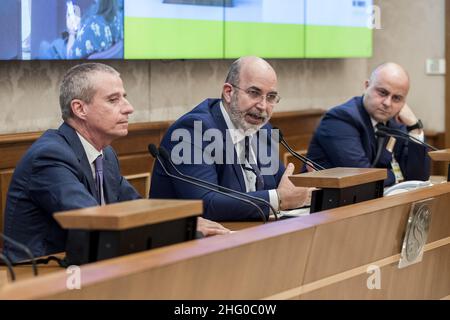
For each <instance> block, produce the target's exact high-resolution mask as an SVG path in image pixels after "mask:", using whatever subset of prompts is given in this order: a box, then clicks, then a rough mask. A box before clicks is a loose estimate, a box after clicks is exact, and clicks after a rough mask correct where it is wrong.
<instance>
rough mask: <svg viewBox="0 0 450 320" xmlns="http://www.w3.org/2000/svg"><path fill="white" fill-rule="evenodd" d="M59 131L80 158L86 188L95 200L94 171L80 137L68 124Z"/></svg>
mask: <svg viewBox="0 0 450 320" xmlns="http://www.w3.org/2000/svg"><path fill="white" fill-rule="evenodd" d="M58 131H59V132H60V133H61V134H62V136H63V137H64V138H65V139H66V141H67V143H68V144H69V145H70V147H71V148H72V150H73V152H74V153H75V155H76V156H77V158H78V161H79V162H80V168H81V171H82V172H83V174H84V178H85V179H86V180H85V182H84V183H85V185H86V188H87V189H88V190H89V192H90V193H91V195H92V196H93V197H94V198H95V197H96V196H95V194H96V188H95V182H94V177H93V176H92V170H91V165H90V164H89V161H88V159H87V156H86V152H85V151H84V148H83V145H82V144H81V141H80V139H79V138H78V135H77V133H76V131H75V130H74V129H73V128H72V127H71V126H69V125H68V124H66V123H65V122H64V123H63V124H62V125H61V126H60V127H59V129H58Z"/></svg>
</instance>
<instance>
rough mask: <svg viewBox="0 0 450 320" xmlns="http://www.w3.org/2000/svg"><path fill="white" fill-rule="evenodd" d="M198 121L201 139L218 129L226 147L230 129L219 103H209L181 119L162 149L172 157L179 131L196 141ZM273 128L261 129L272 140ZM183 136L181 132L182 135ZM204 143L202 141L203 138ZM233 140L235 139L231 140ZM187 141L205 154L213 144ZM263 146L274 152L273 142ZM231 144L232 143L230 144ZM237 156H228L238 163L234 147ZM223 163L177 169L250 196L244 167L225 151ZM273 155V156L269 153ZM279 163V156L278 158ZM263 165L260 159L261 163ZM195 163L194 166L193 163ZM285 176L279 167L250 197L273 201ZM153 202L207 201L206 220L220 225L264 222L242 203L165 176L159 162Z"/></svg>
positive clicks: (152, 191)
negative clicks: (271, 196) (272, 195)
mask: <svg viewBox="0 0 450 320" xmlns="http://www.w3.org/2000/svg"><path fill="white" fill-rule="evenodd" d="M194 121H201V125H202V128H201V129H202V130H201V132H196V134H197V137H201V136H202V135H203V134H204V133H205V131H207V130H208V129H218V130H220V132H221V137H223V146H225V145H226V141H225V140H226V135H227V134H228V133H227V132H226V130H227V129H228V128H227V125H226V122H225V119H224V118H223V115H222V112H221V110H220V100H219V99H207V100H205V101H203V102H202V103H201V104H200V105H198V106H197V107H195V108H194V109H193V110H192V111H190V112H189V113H187V114H185V115H183V116H182V117H181V118H180V119H178V120H177V121H176V122H175V123H174V124H173V125H172V126H171V127H170V128H169V130H168V131H167V133H166V135H165V136H164V138H163V140H162V142H161V146H163V147H164V148H166V149H167V150H168V151H169V153H171V150H172V149H173V148H174V147H175V146H176V145H177V144H178V143H179V141H178V140H177V141H171V136H172V133H174V131H175V130H177V129H181V130H185V131H184V132H185V133H186V134H189V136H190V137H194V129H195V126H194ZM271 128H272V127H271V126H270V124H266V125H265V126H264V127H263V128H261V129H266V130H267V132H268V136H269V137H270V136H271ZM178 132H180V131H178ZM200 139H201V138H200ZM229 139H231V138H230V137H229ZM194 140H195V139H194V138H192V140H191V141H188V142H186V141H184V145H185V146H187V147H188V148H189V149H191V150H193V151H194V150H195V149H196V150H197V151H199V150H200V151H203V150H205V148H206V147H207V146H208V145H209V144H210V143H211V142H209V141H198V140H197V141H194ZM261 140H262V141H263V143H267V144H266V147H267V148H268V149H269V150H270V145H271V139H270V138H269V139H261ZM230 141H231V140H230ZM231 148H232V150H233V154H232V155H231V153H230V152H229V154H228V156H229V157H233V160H235V159H236V157H237V155H236V151H235V148H234V146H233V145H231ZM220 152H223V153H222V156H223V157H222V159H223V161H224V162H223V163H222V164H220V163H213V164H208V163H207V162H205V159H204V158H203V157H202V158H201V159H200V162H201V163H198V164H186V163H181V164H178V165H177V168H178V169H179V170H180V171H181V172H182V173H184V174H187V175H190V176H194V177H196V178H200V179H203V180H206V181H209V182H212V183H215V184H219V185H220V186H223V187H227V188H230V189H234V190H237V191H241V192H246V188H245V181H244V176H243V173H242V168H241V165H240V164H236V161H234V162H233V163H230V162H229V163H228V164H227V163H225V162H226V161H225V159H226V156H227V155H226V154H225V149H223V150H221V151H220ZM268 154H270V152H268ZM190 156H191V161H193V160H194V152H192V154H191V155H190ZM276 157H277V159H279V158H278V155H276ZM258 162H259V159H258ZM191 163H193V162H191ZM170 172H171V173H172V174H175V171H174V170H173V169H171V170H170ZM283 172H284V166H283V164H282V163H279V167H278V168H277V171H276V172H275V174H273V175H264V176H263V177H264V189H265V190H260V191H255V192H249V193H248V194H249V195H252V196H256V197H259V198H262V199H264V200H267V201H269V192H268V190H270V189H275V188H276V187H277V186H278V183H279V182H280V180H281V176H282V174H283ZM150 198H164V199H180V198H181V199H203V216H204V217H205V218H207V219H211V220H216V221H226V220H249V219H261V215H260V214H259V213H258V210H257V209H256V208H254V207H253V206H251V205H249V204H246V203H243V202H242V201H239V200H235V199H231V198H229V197H226V196H223V195H220V194H218V193H216V192H212V191H208V190H206V189H203V188H199V187H196V186H193V185H191V184H187V183H184V182H180V181H177V180H174V179H172V178H170V177H168V176H167V175H165V174H164V172H163V170H162V168H161V166H160V164H159V163H158V162H155V166H154V168H153V174H152V183H151V190H150ZM262 209H263V211H264V213H265V214H266V216H267V215H268V214H269V209H268V208H267V206H262Z"/></svg>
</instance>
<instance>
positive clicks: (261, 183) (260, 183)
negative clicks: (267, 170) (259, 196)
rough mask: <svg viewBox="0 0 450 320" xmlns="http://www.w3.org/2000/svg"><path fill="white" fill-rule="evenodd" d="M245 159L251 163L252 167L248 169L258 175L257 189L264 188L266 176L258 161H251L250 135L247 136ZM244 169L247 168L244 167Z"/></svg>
mask: <svg viewBox="0 0 450 320" xmlns="http://www.w3.org/2000/svg"><path fill="white" fill-rule="evenodd" d="M245 160H247V162H248V163H249V164H250V167H251V169H250V168H248V170H250V171H252V172H253V173H254V174H255V175H256V191H259V190H264V178H263V176H262V175H261V170H259V168H258V166H257V165H256V163H253V161H250V137H248V136H247V137H245ZM244 170H247V168H245V167H244Z"/></svg>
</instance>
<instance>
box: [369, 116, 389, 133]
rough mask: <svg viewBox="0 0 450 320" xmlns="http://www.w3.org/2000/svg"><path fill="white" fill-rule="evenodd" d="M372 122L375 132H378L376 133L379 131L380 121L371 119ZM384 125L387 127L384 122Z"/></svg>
mask: <svg viewBox="0 0 450 320" xmlns="http://www.w3.org/2000/svg"><path fill="white" fill-rule="evenodd" d="M370 121H371V122H372V127H373V130H374V131H375V132H376V131H377V130H378V129H377V124H378V123H379V121H377V120H375V119H374V118H372V117H370ZM383 124H384V125H386V124H385V123H384V122H383Z"/></svg>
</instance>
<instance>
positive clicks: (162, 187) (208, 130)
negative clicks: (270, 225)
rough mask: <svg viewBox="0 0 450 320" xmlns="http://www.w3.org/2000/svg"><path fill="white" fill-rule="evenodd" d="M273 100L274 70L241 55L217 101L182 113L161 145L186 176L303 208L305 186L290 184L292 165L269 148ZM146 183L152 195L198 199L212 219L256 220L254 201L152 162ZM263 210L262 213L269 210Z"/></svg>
mask: <svg viewBox="0 0 450 320" xmlns="http://www.w3.org/2000/svg"><path fill="white" fill-rule="evenodd" d="M279 101H280V96H279V95H278V92H277V76H276V73H275V71H274V70H273V68H272V67H271V66H270V65H269V64H268V63H267V62H266V61H265V60H263V59H261V58H258V57H243V58H240V59H238V60H236V61H235V62H234V63H233V64H232V65H231V67H230V69H229V71H228V75H227V77H226V80H225V83H224V84H223V87H222V99H206V100H205V101H203V102H202V103H201V104H200V105H198V106H197V107H195V108H194V109H193V110H191V111H190V112H188V113H187V114H185V115H183V116H182V117H181V118H180V119H178V120H177V121H176V122H175V123H174V124H173V125H172V126H171V127H170V128H169V130H168V131H167V133H166V135H165V136H164V138H163V140H162V142H161V146H162V147H164V148H166V149H167V150H168V152H169V154H170V157H171V159H172V161H173V162H174V163H175V164H176V167H177V169H178V170H179V171H181V172H182V173H183V174H185V175H189V176H194V177H196V178H199V179H202V180H204V181H208V182H210V183H214V184H217V185H220V186H222V187H226V188H230V189H233V190H237V191H241V192H245V193H247V194H248V195H251V196H255V197H258V198H261V199H264V200H266V201H268V202H270V203H271V205H272V206H273V207H274V208H275V210H287V209H294V208H298V207H301V206H303V205H304V204H305V202H306V201H307V198H308V196H309V190H308V189H306V188H298V187H295V186H294V185H293V184H292V183H291V182H290V180H289V179H288V176H289V175H291V174H292V173H293V170H294V166H293V165H292V164H289V165H288V167H287V168H286V169H285V168H284V166H283V165H282V164H281V163H279V158H278V152H277V150H278V149H276V148H275V149H274V148H273V147H274V146H277V143H274V142H273V141H277V139H276V134H277V133H276V132H275V130H272V126H271V125H270V124H269V123H268V122H269V119H270V117H271V116H272V113H273V108H274V106H275V105H276V104H277V103H278V102H279ZM272 136H273V137H272ZM274 150H275V151H274ZM268 159H269V161H268ZM274 163H275V165H274ZM168 167H169V171H171V173H172V174H175V175H177V173H176V172H175V170H173V169H172V168H170V165H168ZM151 185H152V188H151V190H150V197H151V198H172V199H178V198H182V199H202V200H203V206H204V211H203V212H204V217H205V218H209V219H211V220H216V221H224V220H248V219H260V218H261V216H260V212H259V211H258V209H257V208H255V207H254V206H251V205H249V204H247V203H244V202H242V201H239V200H236V199H231V198H230V197H226V196H224V195H222V194H219V193H217V192H213V191H209V190H207V189H204V188H200V187H197V186H194V185H192V184H188V183H184V182H179V181H177V180H175V179H173V178H170V177H168V176H167V175H166V174H165V173H164V171H163V169H162V167H161V165H160V164H159V163H158V162H156V163H155V167H154V170H153V175H152V184H151ZM261 208H262V209H263V211H264V214H265V215H266V217H267V216H268V215H269V214H270V212H269V208H268V207H267V206H261Z"/></svg>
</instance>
